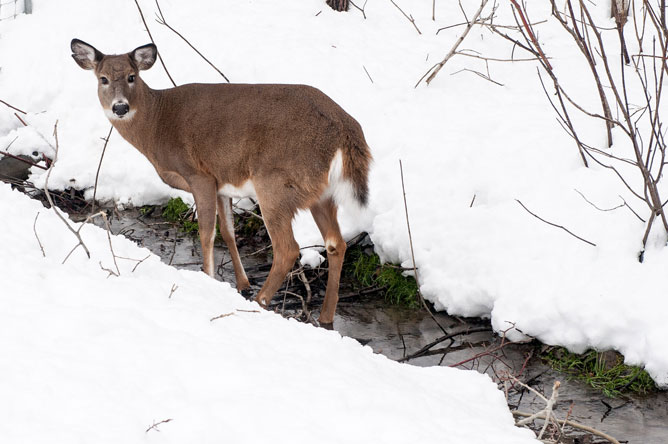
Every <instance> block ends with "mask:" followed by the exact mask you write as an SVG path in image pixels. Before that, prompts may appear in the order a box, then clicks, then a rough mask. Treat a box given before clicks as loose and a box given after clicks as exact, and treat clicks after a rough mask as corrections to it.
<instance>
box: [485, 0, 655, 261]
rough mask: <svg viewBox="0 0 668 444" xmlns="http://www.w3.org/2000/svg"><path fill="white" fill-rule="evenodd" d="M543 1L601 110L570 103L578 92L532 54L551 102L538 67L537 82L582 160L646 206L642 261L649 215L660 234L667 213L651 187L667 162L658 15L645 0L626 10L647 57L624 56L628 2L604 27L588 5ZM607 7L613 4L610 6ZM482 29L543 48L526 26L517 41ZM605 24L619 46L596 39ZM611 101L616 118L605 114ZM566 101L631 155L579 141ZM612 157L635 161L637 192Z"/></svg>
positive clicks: (569, 0) (525, 45) (521, 11)
mask: <svg viewBox="0 0 668 444" xmlns="http://www.w3.org/2000/svg"><path fill="white" fill-rule="evenodd" d="M511 1H512V2H513V4H514V5H515V10H516V11H517V12H518V14H520V15H521V16H522V17H524V18H527V19H528V16H527V13H526V9H525V7H524V6H521V5H519V4H517V2H516V1H515V0H511ZM550 1H551V5H552V11H551V14H552V17H553V18H554V19H555V20H557V21H558V22H559V24H560V25H561V27H562V28H563V29H564V30H565V31H566V33H567V34H568V35H569V36H570V37H571V40H572V41H573V43H574V44H575V47H576V48H577V50H578V51H579V52H580V54H581V55H582V58H583V59H584V61H585V62H586V65H587V66H588V68H589V72H590V74H591V76H592V79H593V80H594V83H595V84H596V87H597V92H598V95H599V99H600V102H601V106H602V109H603V114H602V115H601V114H598V113H593V112H590V111H588V110H587V109H585V107H584V106H582V105H581V104H580V103H578V101H579V100H582V99H579V98H577V97H572V95H571V94H569V93H568V92H567V90H566V88H565V87H564V86H563V85H562V84H561V82H560V81H559V79H558V77H557V76H556V74H555V72H554V70H553V69H552V67H551V66H550V65H549V64H548V63H547V60H543V59H541V60H540V64H541V66H542V68H543V71H544V72H545V73H546V74H547V75H548V76H549V77H550V78H551V80H552V83H553V85H554V91H555V95H556V98H557V101H558V105H556V104H555V103H553V101H552V97H551V96H550V94H548V92H547V89H546V88H545V85H544V84H543V82H542V77H541V76H540V73H539V79H540V80H541V85H542V86H543V90H544V92H545V94H546V97H547V98H548V99H549V101H550V103H551V105H552V107H553V109H554V110H555V113H556V114H557V118H558V119H559V121H560V123H561V124H562V126H563V127H564V129H565V130H566V131H567V133H568V134H569V135H570V136H571V137H573V138H574V139H575V141H576V143H577V145H578V149H579V150H580V154H581V156H582V158H583V162H584V163H585V165H587V159H589V160H593V161H594V162H595V163H597V164H598V165H600V166H602V167H604V168H606V169H609V170H610V171H612V172H614V174H615V175H616V176H617V177H618V178H619V179H620V180H621V182H622V183H623V184H624V186H626V188H627V189H628V190H629V191H630V192H631V194H633V195H634V196H635V197H636V198H638V199H639V200H641V201H642V202H644V204H645V205H646V206H647V208H648V210H649V213H650V214H649V217H648V219H647V222H646V226H645V230H644V235H643V238H642V245H643V247H642V250H641V251H640V253H639V254H638V258H639V260H641V261H642V258H643V252H644V249H645V245H646V244H647V241H648V238H649V233H650V231H651V229H652V226H653V224H654V223H655V222H658V221H660V224H661V225H662V227H663V230H664V233H665V235H667V236H666V237H668V218H666V215H665V212H664V201H663V200H662V199H661V192H660V186H659V183H660V181H661V179H662V177H663V168H664V166H665V164H666V163H667V162H666V140H665V137H664V136H665V135H664V131H663V127H664V124H663V122H662V120H661V114H660V112H659V110H660V108H661V101H662V94H663V85H664V83H665V82H664V79H665V77H666V75H667V74H668V62H667V58H668V29H667V28H666V24H665V22H664V21H663V20H662V17H661V14H660V13H657V11H656V7H655V5H654V4H653V3H652V2H651V1H650V0H641V1H640V2H638V3H637V5H636V8H635V10H634V11H633V13H632V15H631V17H632V23H633V27H634V30H635V39H636V42H635V43H636V44H637V47H638V48H639V51H638V52H639V55H643V56H648V57H629V56H628V51H627V49H626V46H627V45H626V41H625V37H624V25H625V24H626V23H627V21H628V17H629V5H630V3H629V2H626V1H624V0H620V1H618V2H617V4H615V5H613V13H614V14H613V16H614V18H615V22H616V27H615V28H610V29H608V28H601V27H600V26H597V24H596V23H595V22H594V19H593V17H592V14H591V13H590V11H589V8H590V6H589V5H588V4H586V2H584V1H583V0H579V1H577V2H576V5H574V4H573V2H574V1H573V0H566V2H565V9H566V10H565V11H564V12H561V11H559V9H558V7H557V4H556V1H555V0H550ZM615 8H617V9H616V10H615ZM518 24H519V21H518ZM490 29H492V30H493V31H494V32H496V33H497V34H499V35H502V36H503V37H504V38H506V39H509V40H510V41H514V42H515V43H516V44H518V46H520V47H521V48H523V49H525V50H527V51H528V52H530V53H531V54H533V55H534V56H535V55H540V54H543V55H544V53H543V51H542V49H541V47H540V44H539V43H538V42H537V40H532V38H531V37H530V35H529V33H530V31H531V25H526V26H523V27H522V28H521V29H520V32H521V35H522V37H523V38H524V40H525V42H524V43H521V42H518V41H517V39H513V38H512V37H510V36H508V35H504V34H503V33H501V32H500V31H499V30H497V29H494V28H490ZM611 31H617V32H616V34H617V39H618V40H619V47H616V46H614V45H613V46H611V44H610V43H609V41H606V40H605V39H604V36H603V32H611ZM531 35H534V34H533V33H532V34H531ZM611 51H615V52H617V53H618V54H617V57H619V59H618V62H617V63H614V64H613V61H612V59H611V58H610V57H609V55H608V54H610V53H612V52H611ZM633 91H638V92H639V94H638V97H633V98H632V97H631V92H633ZM636 100H641V101H643V102H644V103H641V104H640V105H635V104H633V105H632V103H633V102H632V101H636ZM613 106H614V111H615V114H616V117H613ZM568 107H572V108H575V109H576V110H578V111H579V112H581V113H583V114H584V115H585V116H588V117H591V118H594V119H599V120H602V121H603V122H604V123H605V125H606V131H607V136H608V146H611V145H612V128H617V129H619V130H620V131H621V135H622V137H624V138H625V139H626V141H627V143H628V146H630V147H631V150H630V151H631V153H632V155H630V156H626V157H622V156H619V155H613V154H612V153H610V152H607V151H605V150H603V149H598V148H596V147H594V146H591V145H589V144H587V143H585V142H584V141H583V140H582V139H581V138H580V137H579V136H578V134H577V132H576V129H575V123H574V121H573V120H572V119H571V118H570V116H569V111H568ZM585 157H586V158H585ZM619 162H623V163H626V164H629V165H632V166H634V167H635V173H639V175H640V177H641V178H642V191H639V190H638V189H634V187H632V186H631V185H630V183H629V176H630V174H629V173H628V172H625V173H624V174H622V172H620V170H619V169H618V168H617V167H616V165H617V164H618V163H619ZM624 202H625V201H624ZM626 206H628V204H626ZM628 208H629V209H630V210H631V211H632V212H633V213H634V215H635V216H636V217H638V218H639V219H640V220H643V221H644V219H643V218H642V217H640V216H639V215H638V214H637V213H636V212H635V211H634V210H633V209H632V208H631V207H630V206H628Z"/></svg>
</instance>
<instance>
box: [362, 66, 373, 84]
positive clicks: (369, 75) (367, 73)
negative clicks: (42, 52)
mask: <svg viewBox="0 0 668 444" xmlns="http://www.w3.org/2000/svg"><path fill="white" fill-rule="evenodd" d="M362 68H364V72H365V73H366V75H367V77H369V80H371V83H373V79H372V78H371V74H369V71H367V70H366V66H364V65H362Z"/></svg>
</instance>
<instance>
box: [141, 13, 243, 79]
mask: <svg viewBox="0 0 668 444" xmlns="http://www.w3.org/2000/svg"><path fill="white" fill-rule="evenodd" d="M135 1H136V0H135ZM155 5H156V6H157V7H158V14H160V15H158V14H156V16H157V17H158V18H157V19H156V20H155V21H156V22H158V23H159V24H161V25H163V26H166V27H167V28H168V29H169V30H170V31H172V32H173V33H174V34H176V35H178V36H179V37H181V39H182V40H183V41H184V42H186V43H187V44H188V46H190V47H191V48H192V50H193V51H195V52H196V53H197V55H199V56H200V57H201V58H203V59H204V61H205V62H206V63H208V64H209V65H210V66H211V67H212V68H213V69H215V70H216V71H217V72H218V74H220V75H221V76H223V78H224V79H225V81H227V83H230V79H228V78H227V76H226V75H225V74H223V72H222V71H221V70H220V69H218V68H216V66H215V65H214V64H213V63H211V62H210V61H209V59H207V58H206V57H204V55H203V54H202V53H201V52H199V51H198V50H197V48H195V47H194V46H193V45H192V44H191V43H190V42H189V41H188V39H187V38H185V37H183V36H182V35H181V33H179V32H178V31H177V30H176V29H174V28H172V27H171V26H170V25H169V24H168V23H167V21H166V20H165V16H164V15H162V10H161V9H160V3H158V0H155ZM146 29H148V28H146ZM174 86H176V85H174Z"/></svg>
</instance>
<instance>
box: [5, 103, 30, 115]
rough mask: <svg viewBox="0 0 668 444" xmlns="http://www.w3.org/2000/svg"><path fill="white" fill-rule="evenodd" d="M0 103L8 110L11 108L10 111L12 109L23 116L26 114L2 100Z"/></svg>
mask: <svg viewBox="0 0 668 444" xmlns="http://www.w3.org/2000/svg"><path fill="white" fill-rule="evenodd" d="M0 103H2V104H3V105H5V106H7V107H9V108H11V109H13V110H14V111H18V112H20V113H21V114H24V115H25V114H28V113H27V112H25V111H22V110H20V109H18V108H17V107H15V106H13V105H10V104H9V103H7V102H5V101H4V100H2V99H0Z"/></svg>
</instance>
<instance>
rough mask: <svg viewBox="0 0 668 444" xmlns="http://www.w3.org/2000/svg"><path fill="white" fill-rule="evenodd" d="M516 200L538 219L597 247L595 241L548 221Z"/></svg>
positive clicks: (517, 200)
mask: <svg viewBox="0 0 668 444" xmlns="http://www.w3.org/2000/svg"><path fill="white" fill-rule="evenodd" d="M515 201H516V202H517V203H518V204H520V205H521V206H522V208H524V209H525V210H526V212H527V213H529V214H530V215H532V216H533V217H535V218H536V219H538V220H540V221H542V222H545V223H546V224H548V225H552V226H553V227H556V228H560V229H562V230H564V231H565V232H566V233H568V234H570V235H571V236H573V237H574V238H576V239H579V240H581V241H582V242H585V243H587V244H589V245H591V246H592V247H595V246H596V244H595V243H593V242H589V241H588V240H587V239H583V238H581V237H580V236H578V235H577V234H574V233H573V232H572V231H570V230H569V229H568V228H566V227H564V226H562V225H557V224H555V223H552V222H549V221H546V220H545V219H543V218H542V217H540V216H538V215H537V214H535V213H533V212H531V210H529V209H528V208H527V207H526V206H524V204H523V203H522V202H521V201H520V200H519V199H515Z"/></svg>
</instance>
